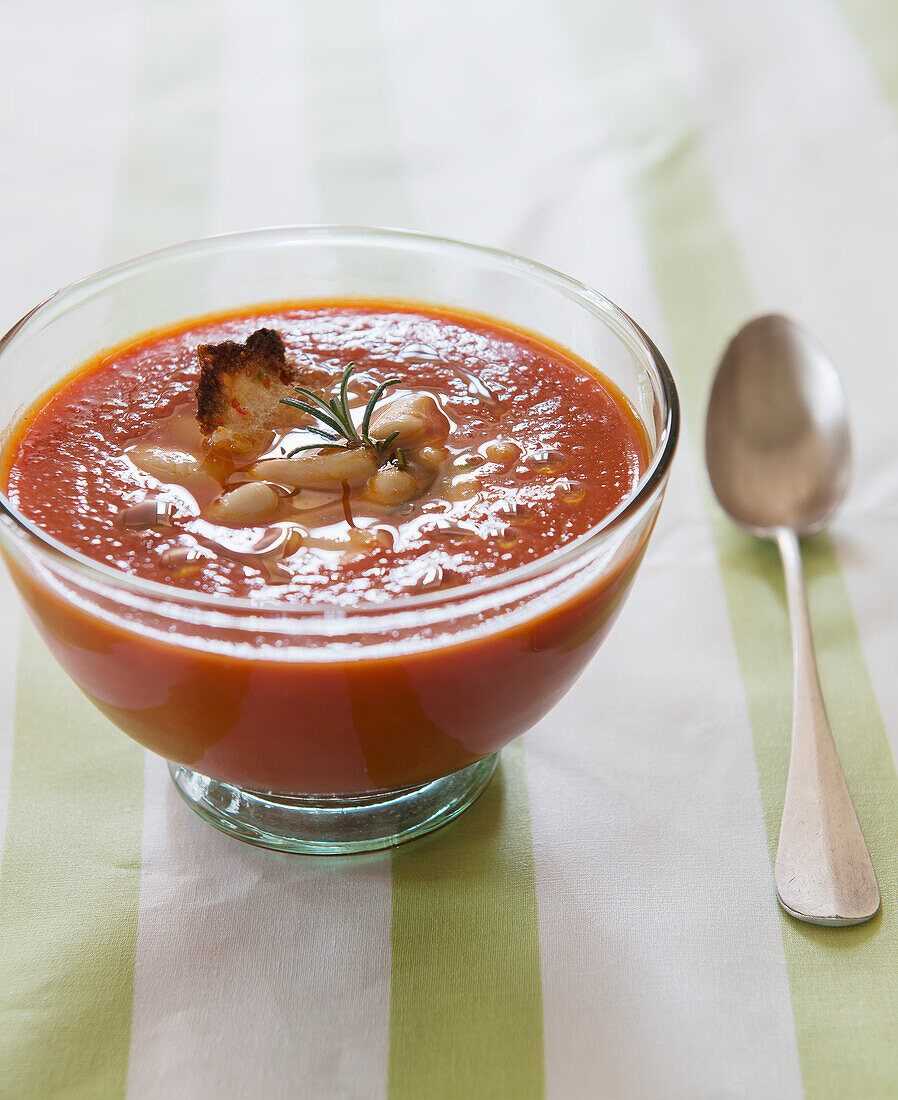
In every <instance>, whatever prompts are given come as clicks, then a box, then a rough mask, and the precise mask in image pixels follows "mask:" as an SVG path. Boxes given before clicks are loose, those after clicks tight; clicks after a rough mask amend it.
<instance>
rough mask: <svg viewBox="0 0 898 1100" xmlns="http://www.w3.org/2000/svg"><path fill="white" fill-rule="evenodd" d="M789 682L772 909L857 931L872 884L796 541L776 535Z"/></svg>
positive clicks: (871, 903)
mask: <svg viewBox="0 0 898 1100" xmlns="http://www.w3.org/2000/svg"><path fill="white" fill-rule="evenodd" d="M776 542H777V546H778V547H779V551H780V556H781V558H782V561H783V570H784V572H785V575H786V597H787V600H788V604H789V618H790V621H791V624H792V663H793V672H794V679H795V690H794V694H793V704H792V705H793V710H792V755H791V757H790V760H789V778H788V780H787V782H786V800H785V803H784V805H783V820H782V824H781V825H780V839H779V847H778V849H777V853H776V867H775V870H774V880H775V882H776V892H777V896H778V897H779V900H780V904H781V905H782V906H783V908H784V909H785V910H786V911H787V912H788V913H791V914H792V916H793V917H797V918H798V919H799V920H803V921H810V922H811V923H812V924H830V925H844V924H861V923H862V922H863V921H866V920H869V919H870V918H871V917H872V916H873V915H874V914H875V913H876V911H877V910H878V909H879V902H880V895H879V883H878V882H877V881H876V872H875V871H874V870H873V864H872V862H871V860H870V853H869V852H868V851H867V845H866V844H865V843H864V835H863V833H862V832H861V827H860V824H859V823H858V819H857V814H856V813H855V809H854V806H853V805H852V802H851V795H850V794H849V793H848V786H847V784H846V783H845V776H844V775H843V774H842V768H841V765H840V764H839V757H838V754H837V752H836V746H835V743H834V742H833V736H832V730H831V728H830V724H829V719H828V717H827V715H826V707H825V705H824V702H823V693H822V692H821V690H820V680H819V677H818V675H817V660H816V657H815V655H814V639H813V636H812V635H811V623H810V617H809V615H808V601H807V593H806V592H805V583H804V574H803V572H802V567H801V547H800V545H799V542H798V536H797V535H796V534H795V533H794V532H793V531H790V530H784V529H780V530H779V531H778V532H777V535H776Z"/></svg>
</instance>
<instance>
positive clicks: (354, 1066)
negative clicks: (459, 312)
mask: <svg viewBox="0 0 898 1100" xmlns="http://www.w3.org/2000/svg"><path fill="white" fill-rule="evenodd" d="M0 41H2V42H3V45H4V49H3V55H4V59H3V71H2V77H0V79H2V82H3V85H4V90H5V95H4V97H3V98H2V101H0V150H2V157H3V165H4V166H3V169H2V172H0V242H2V256H3V262H2V264H0V284H2V297H0V315H2V316H0V321H2V322H5V323H6V324H11V323H12V322H13V321H14V320H15V319H16V318H17V317H18V316H19V315H20V314H21V313H22V312H24V311H25V310H26V309H27V308H29V307H30V306H31V305H33V304H34V303H35V302H36V301H38V300H39V299H40V298H42V297H43V296H45V295H46V294H47V293H48V292H50V291H52V290H53V289H54V288H55V287H56V286H58V285H60V284H62V283H65V282H67V281H68V280H70V279H71V278H74V277H77V276H79V275H81V274H84V273H86V272H88V271H90V270H93V269H95V268H97V267H98V266H101V265H103V264H105V263H107V262H110V261H113V260H117V259H122V258H125V257H126V256H128V255H131V254H134V253H136V252H140V251H144V250H146V249H148V248H152V247H155V246H158V245H163V244H167V243H169V242H172V241H175V240H178V239H181V238H185V237H191V236H197V235H201V234H204V233H209V232H218V231H224V230H230V229H237V228H245V227H250V226H256V225H264V224H277V223H307V222H350V223H369V224H386V225H399V226H405V227H409V228H414V229H422V230H426V231H428V232H433V233H438V234H443V235H448V236H455V237H461V238H464V239H468V240H472V241H476V242H479V243H482V244H487V245H494V246H499V247H502V248H507V249H510V250H512V251H515V252H519V253H524V254H526V255H529V256H532V257H534V258H536V259H538V260H541V261H543V262H545V263H548V264H550V265H552V266H555V267H558V268H560V269H562V270H563V271H566V272H568V273H570V274H572V275H574V276H577V277H578V278H580V279H583V280H584V281H586V282H587V283H590V284H592V285H594V286H596V287H597V288H599V289H600V290H602V291H603V292H605V293H606V294H607V295H608V296H609V297H611V298H612V299H613V300H615V301H616V302H618V303H619V304H621V305H622V306H623V307H624V308H625V309H626V310H628V312H630V313H632V314H633V315H634V316H635V317H636V318H638V319H639V320H640V321H641V322H642V324H643V325H644V326H645V327H646V328H647V329H648V331H649V332H650V333H652V334H653V336H654V337H655V339H656V340H657V342H658V344H659V345H660V346H661V348H662V350H663V351H664V352H665V353H666V354H667V356H668V357H669V360H670V362H671V365H672V367H673V370H674V372H675V374H676V376H677V378H678V381H679V383H680V387H681V393H682V396H683V399H684V404H685V414H686V415H685V420H686V430H685V436H684V440H683V444H682V446H681V450H680V454H679V456H678V458H677V461H676V464H675V472H674V476H673V479H672V481H671V485H670V490H669V494H668V499H667V502H666V504H665V508H664V510H663V515H662V520H661V523H660V525H659V527H658V529H657V532H656V535H655V537H654V541H653V543H652V546H651V548H650V551H649V554H648V556H647V558H646V560H645V564H644V566H643V568H642V571H641V574H640V576H639V577H638V579H637V583H636V586H635V590H634V592H633V595H632V596H631V598H630V601H629V604H628V606H627V608H626V609H625V611H624V614H623V615H622V617H621V620H620V622H619V624H618V625H617V626H616V628H615V630H614V631H613V632H612V635H611V637H610V639H609V641H608V642H607V643H606V645H605V647H604V649H603V650H602V651H601V652H600V654H599V656H598V658H597V659H596V660H595V661H594V663H593V665H592V666H591V668H590V669H589V671H588V672H587V674H586V675H585V676H584V677H583V678H582V680H581V681H580V682H579V684H578V685H577V687H576V688H575V689H574V690H573V691H572V692H571V694H570V695H569V696H568V697H567V699H565V700H564V702H563V703H561V705H560V706H559V707H558V708H557V709H556V710H555V711H554V713H553V714H551V715H550V716H549V717H548V718H547V719H545V720H544V721H543V722H541V723H540V724H539V726H537V727H536V728H535V729H534V730H532V731H531V732H530V733H529V734H527V736H526V737H525V738H524V739H523V741H522V742H520V743H519V744H518V745H517V746H516V747H514V748H513V749H511V750H509V751H507V752H506V753H505V754H504V760H503V764H502V767H501V769H500V772H499V774H498V777H497V779H496V780H495V782H494V783H493V784H492V786H491V787H490V789H489V790H488V792H487V794H486V795H485V796H484V797H483V798H482V800H481V801H480V802H479V803H478V804H477V805H476V806H475V808H474V809H473V810H471V811H470V812H469V813H467V814H466V815H465V816H464V817H463V818H461V819H459V821H458V822H457V823H456V824H455V825H453V826H451V827H450V828H448V829H446V830H445V831H444V832H443V833H442V834H437V835H434V836H433V837H432V838H430V839H427V840H425V841H422V842H419V843H418V844H415V845H412V846H409V847H407V848H405V849H401V850H399V851H397V852H395V853H393V854H381V855H376V856H372V857H366V858H356V859H351V860H343V861H336V860H334V861H330V860H320V859H319V860H315V859H302V858H288V857H284V856H279V855H275V854H272V853H266V852H262V851H258V850H254V849H251V848H248V847H244V846H241V845H240V844H238V843H236V842H233V841H230V840H228V839H226V838H225V837H223V836H221V835H219V834H217V833H216V832H214V831H213V830H212V829H210V828H209V827H208V826H206V825H204V824H202V823H201V822H200V821H199V820H197V819H196V818H195V817H194V816H193V815H192V814H191V812H190V811H189V810H188V809H187V808H186V807H185V806H184V805H183V804H182V803H181V802H180V800H179V798H178V796H177V795H176V794H175V792H174V790H173V788H172V787H171V785H170V783H169V781H168V777H167V775H166V771H165V767H164V764H163V763H162V761H160V760H158V759H155V758H152V757H149V756H147V755H146V754H145V753H144V752H143V751H141V750H140V749H138V748H137V747H136V746H135V745H133V744H132V743H130V742H129V741H128V740H127V739H126V738H124V737H123V736H122V735H121V734H120V733H118V732H117V731H115V730H114V729H113V728H112V727H111V726H109V725H108V723H107V722H106V721H105V720H103V719H102V718H100V717H99V715H97V714H96V713H95V712H94V711H93V710H92V709H91V707H90V706H89V704H88V703H87V702H85V701H84V700H83V699H82V698H81V697H80V696H79V695H78V693H77V691H76V690H75V689H74V688H73V687H72V686H71V685H70V684H69V683H68V681H67V680H66V679H65V677H64V676H63V675H62V674H61V673H60V672H59V671H57V669H56V668H55V667H54V665H53V663H52V662H51V660H50V659H49V657H48V656H47V654H46V652H45V651H44V649H43V647H42V645H41V644H40V643H39V641H37V639H36V637H35V636H34V634H33V632H32V629H31V628H30V627H29V626H28V625H26V624H25V623H24V621H23V619H22V616H21V614H20V611H19V608H18V605H17V603H16V601H15V599H14V597H13V595H12V592H11V590H10V585H9V582H8V581H5V580H4V582H3V587H2V591H0V607H2V615H3V620H2V630H0V843H2V846H3V855H2V860H3V862H2V889H0V1095H2V1096H3V1097H12V1098H15V1100H19V1098H40V1100H45V1098H49V1097H57V1096H59V1097H107V1096H109V1097H119V1096H124V1095H127V1096H128V1097H133V1098H137V1097H141V1098H157V1097H165V1098H168V1097H182V1096H183V1097H191V1098H204V1097H244V1096H247V1097H248V1096H266V1097H381V1096H386V1097H389V1098H390V1100H400V1098H401V1100H406V1098H424V1100H427V1098H431V1097H438V1098H439V1097H453V1098H454V1097H460V1098H464V1100H475V1098H481V1097H483V1098H492V1097H499V1098H504V1097H515V1098H516V1097H531V1096H539V1095H542V1094H546V1095H547V1096H549V1097H553V1098H557V1100H567V1098H578V1097H606V1096H607V1097H664V1098H674V1097H685V1098H693V1097H712V1096H713V1097H724V1096H725V1097H777V1098H781V1097H782V1098H791V1097H796V1096H800V1095H806V1096H808V1097H859V1098H869V1097H887V1096H896V1095H898V974H896V960H898V783H896V770H895V762H894V752H895V748H896V745H898V675H896V656H898V616H896V613H895V612H896V606H898V577H896V571H895V567H894V563H895V561H896V556H898V431H896V419H895V417H896V410H898V369H896V366H898V364H896V357H898V306H896V294H898V8H896V6H895V4H894V2H893V0H753V2H752V3H751V4H745V3H743V4H735V3H721V2H720V0H627V2H623V0H517V2H515V3H511V2H510V0H509V2H498V0H477V2H473V0H455V2H454V3H452V4H446V3H436V2H433V0H423V2H422V0H383V2H380V0H329V2H326V0H118V2H114V0H85V2H84V3H80V4H69V3H63V2H62V0H56V2H53V0H35V2H34V3H32V4H15V3H11V2H10V3H7V4H5V5H3V6H2V7H0ZM767 309H776V310H779V311H785V312H788V313H791V314H793V315H795V316H796V317H798V318H800V319H802V320H803V321H804V322H805V323H806V324H808V325H809V326H810V327H811V328H812V329H814V330H815V331H816V332H817V333H818V334H819V336H820V338H821V339H822V341H823V343H824V344H825V345H826V346H827V347H828V349H829V350H830V352H831V353H832V355H833V357H834V359H835V361H836V363H837V364H838V366H839V368H840V370H841V372H842V375H843V378H844V380H845V384H846V387H847V389H848V393H849V398H850V400H851V403H852V407H853V413H854V418H855V422H856V427H857V479H856V483H855V486H854V490H853V493H852V495H851V497H850V499H849V501H848V503H847V505H846V507H845V508H844V511H843V512H842V513H841V514H840V516H839V519H838V522H837V523H836V524H835V525H834V527H833V529H832V532H831V534H830V535H828V536H821V537H817V538H816V539H814V540H812V541H810V542H808V543H807V544H806V545H805V548H804V549H805V562H806V568H807V571H808V576H809V585H810V602H811V607H812V615H813V620H814V627H815V631H816V638H817V642H818V645H819V651H820V660H821V674H822V680H823V686H824V691H825V694H826V698H827V702H828V705H829V709H830V714H831V718H832V721H833V725H834V728H835V733H836V738H837V741H838V744H839V748H840V751H841V754H842V759H843V762H844V765H845V770H846V773H847V775H848V779H849V783H850V786H851V789H852V791H853V794H854V797H855V801H856V804H857V807H858V811H859V816H860V818H861V822H862V824H863V827H864V829H865V832H866V835H867V838H868V841H869V844H870V848H871V850H872V854H873V860H874V863H875V865H876V868H877V871H878V873H879V877H880V881H881V885H882V892H883V898H884V900H883V909H882V914H881V916H879V917H878V918H877V919H875V920H874V921H873V922H872V923H870V924H868V925H865V926H862V927H859V928H855V929H844V930H826V929H819V928H814V927H810V926H806V925H800V924H797V923H795V922H793V921H791V920H789V919H788V918H786V917H784V916H783V914H782V913H781V912H780V911H779V910H778V908H777V905H776V902H775V898H774V892H773V881H772V863H771V857H772V851H773V845H774V844H775V839H776V829H777V823H778V816H779V810H780V806H781V802H782V797H783V789H784V777H785V770H786V761H787V752H788V734H789V723H790V708H791V697H790V676H791V670H790V655H789V642H788V629H787V620H786V612H785V608H784V599H783V588H782V583H781V579H780V573H779V569H778V566H777V562H776V559H775V557H774V552H773V550H772V549H771V548H770V547H765V546H763V545H760V544H758V543H756V542H753V541H750V540H749V539H747V538H745V537H743V536H741V535H739V534H737V533H736V532H735V531H734V530H733V529H732V528H731V527H729V526H728V525H727V523H726V522H725V521H724V520H723V518H722V516H721V514H720V513H719V512H718V510H717V509H716V507H715V506H714V505H713V503H712V502H711V499H710V496H709V492H708V489H707V487H706V481H705V477H704V472H703V469H702V463H701V431H702V420H703V409H704V402H705V399H706V392H707V388H708V383H709V378H710V374H711V371H712V370H713V366H714V362H715V360H716V357H717V355H718V353H719V351H720V350H721V347H722V345H723V343H724V342H725V339H726V337H727V335H728V334H729V333H730V332H731V330H732V329H733V327H734V326H735V325H737V324H738V323H740V322H741V321H742V320H744V319H746V318H747V317H748V316H750V315H751V314H753V313H756V312H759V311H763V310H767ZM4 327H5V324H4Z"/></svg>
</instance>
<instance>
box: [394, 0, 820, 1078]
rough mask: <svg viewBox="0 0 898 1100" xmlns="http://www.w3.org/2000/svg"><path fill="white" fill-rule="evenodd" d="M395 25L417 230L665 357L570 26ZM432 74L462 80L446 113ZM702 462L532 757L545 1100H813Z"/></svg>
mask: <svg viewBox="0 0 898 1100" xmlns="http://www.w3.org/2000/svg"><path fill="white" fill-rule="evenodd" d="M467 6H470V7H471V12H470V13H468V15H470V16H471V18H473V13H474V10H475V9H474V5H463V9H464V8H465V7H467ZM391 10H392V12H393V25H394V31H395V34H396V42H397V46H396V49H397V53H396V60H395V62H394V73H395V74H396V75H395V79H396V82H397V90H396V100H397V103H398V104H399V110H400V111H401V116H400V118H401V132H402V133H403V135H404V139H405V144H406V148H405V155H406V161H407V163H408V164H409V165H410V172H411V183H412V189H413V197H414V199H415V201H416V203H417V205H418V207H419V209H421V210H422V211H423V212H424V214H423V216H422V218H421V219H420V220H421V222H422V223H423V224H424V225H425V226H426V227H427V228H428V229H437V230H444V229H446V230H448V231H450V232H452V233H455V234H457V235H459V236H462V237H467V238H469V239H481V240H484V241H486V242H488V243H495V244H499V245H501V246H503V247H508V248H511V249H513V250H519V251H520V250H523V251H526V252H528V253H529V254H531V255H536V257H537V258H539V259H545V260H547V261H548V262H550V263H554V264H555V265H556V266H559V267H561V268H563V269H565V270H568V271H570V272H571V273H573V274H575V275H578V276H580V277H582V278H584V279H585V280H586V281H588V282H590V283H592V284H593V285H597V286H598V287H599V289H601V290H603V291H605V292H606V293H608V294H609V295H610V296H611V297H612V298H615V299H617V300H619V301H620V302H621V304H623V305H624V306H625V307H627V308H628V309H630V310H631V311H632V312H633V313H634V314H635V315H636V316H637V317H638V318H639V319H640V320H642V321H643V323H644V324H645V325H646V326H647V328H648V330H649V331H650V332H652V333H654V334H656V335H657V336H658V339H659V341H660V342H661V344H662V347H663V346H664V342H665V341H664V334H663V326H662V325H661V323H660V319H659V313H658V306H657V302H656V300H655V297H654V295H653V292H652V290H651V289H650V287H651V282H650V277H649V275H648V272H647V269H646V261H645V253H644V248H643V245H642V242H641V241H640V239H639V234H638V230H637V228H636V225H635V224H634V215H633V212H632V210H631V208H630V205H629V202H628V199H627V196H626V193H625V189H626V180H625V178H624V171H625V169H626V170H627V171H632V170H633V167H634V164H635V162H636V161H637V159H638V153H637V152H635V151H634V149H633V148H632V147H626V146H627V143H626V141H622V142H621V143H620V144H622V145H624V146H625V147H624V148H623V149H620V148H615V149H612V148H611V147H610V143H609V141H608V139H607V136H606V135H604V134H603V132H602V130H601V120H597V117H596V114H597V111H596V97H595V93H594V88H593V85H592V84H591V82H590V79H589V77H588V75H587V74H586V73H584V72H582V71H581V70H580V68H579V65H578V62H577V60H576V56H575V51H574V50H573V49H572V48H571V44H570V43H569V42H567V41H566V40H565V39H564V38H563V36H562V30H561V28H562V27H563V19H562V17H561V16H560V13H559V12H558V11H554V10H548V9H546V8H545V7H544V5H541V4H537V3H529V4H521V5H517V6H516V8H515V14H514V18H513V19H510V20H508V19H506V20H503V19H500V18H498V17H496V16H495V13H492V14H491V10H490V8H489V6H486V7H484V6H483V5H479V6H477V7H476V13H477V17H476V20H474V23H476V27H477V32H476V34H472V33H471V32H470V28H471V26H472V25H474V24H473V23H472V21H471V18H467V19H466V18H465V15H466V13H465V11H464V10H460V11H458V13H457V14H458V18H457V19H454V20H451V21H447V25H446V26H445V27H444V28H442V31H441V38H440V43H439V50H438V53H435V43H434V41H433V39H432V38H431V37H429V32H430V31H431V29H432V24H431V22H430V20H429V19H425V18H423V17H419V18H417V19H415V17H414V14H413V13H412V12H411V10H410V8H408V7H407V6H406V5H404V4H400V5H394V6H393V7H392V9H391ZM397 13H398V14H397ZM400 15H407V16H408V20H407V21H403V19H402V18H400ZM427 43H429V47H430V48H429V52H428V51H427V50H425V44H427ZM400 59H402V60H403V64H402V65H400ZM598 63H599V62H597V64H598ZM428 69H429V70H430V71H432V72H434V73H437V74H439V73H444V72H445V73H447V74H448V73H456V74H464V77H463V79H461V80H458V81H457V82H456V83H455V84H453V88H452V95H451V97H449V96H447V94H446V89H445V86H444V84H443V83H441V81H440V79H436V80H426V79H425V74H426V71H427V70H428ZM651 105H654V104H651ZM651 105H650V107H651ZM657 105H658V109H659V110H660V109H663V108H664V107H665V106H666V104H665V103H658V104H657ZM626 109H627V110H628V111H629V113H631V114H632V113H633V107H632V106H629V107H627V108H626ZM637 114H638V108H637ZM639 121H641V122H643V123H645V124H649V123H650V122H651V119H647V118H645V117H640V118H639ZM624 157H626V158H627V164H626V165H624V164H623V158H624ZM457 166H460V168H458V167H457ZM482 169H483V170H485V172H486V173H487V182H486V183H485V184H484V185H483V187H482V191H480V192H478V190H477V185H476V178H477V175H478V173H480V172H481V170H482ZM468 173H470V175H471V178H470V180H469V179H468ZM690 446H691V444H690V441H689V440H688V439H687V440H684V444H683V446H682V447H681V451H680V455H679V457H678V459H677V463H676V467H675V474H674V479H673V482H672V485H671V489H670V493H669V496H668V500H667V501H666V503H665V506H664V513H663V516H662V519H661V522H660V524H659V527H658V530H657V531H656V533H655V536H654V540H653V544H652V547H651V549H650V551H649V554H648V555H647V558H646V561H645V563H644V565H643V567H642V571H641V574H640V576H639V578H638V579H637V582H636V588H635V591H634V593H633V597H632V599H631V603H630V606H629V607H627V608H626V609H625V611H624V613H623V616H622V619H621V621H620V623H619V624H618V625H617V626H616V627H615V629H614V631H613V632H612V634H611V637H610V639H609V641H608V642H607V643H606V647H605V649H604V651H603V652H602V653H600V654H599V655H598V657H597V659H596V661H595V662H594V663H593V665H592V666H591V667H590V668H589V669H588V671H587V672H586V674H585V675H584V677H583V678H582V680H581V681H580V682H579V684H578V685H577V686H576V687H575V689H574V690H573V691H572V693H571V694H570V695H569V696H568V697H567V698H566V699H565V700H564V701H563V702H562V704H561V705H560V706H559V707H558V708H557V709H556V710H555V711H554V712H553V714H551V715H550V716H549V717H548V718H547V719H546V720H545V721H543V722H542V723H540V725H539V726H538V727H537V728H536V729H535V730H534V731H532V732H531V733H530V734H529V735H528V736H527V738H526V741H525V744H526V759H527V774H528V782H529V788H530V792H531V817H532V821H533V836H534V855H535V861H536V874H537V891H538V900H539V913H540V944H541V951H542V965H543V1001H544V1010H545V1029H546V1030H545V1041H546V1082H547V1092H548V1095H549V1096H550V1097H558V1098H571V1097H581V1096H582V1097H587V1096H595V1095H599V1094H601V1095H622V1096H643V1095H646V1096H651V1095H664V1096H670V1097H673V1096H683V1097H691V1096H695V1095H699V1094H701V1095H709V1094H712V1093H716V1092H720V1093H728V1094H732V1093H738V1092H740V1091H745V1089H746V1087H747V1086H746V1083H747V1082H751V1090H752V1091H754V1092H757V1094H759V1095H765V1094H769V1095H774V1094H775V1095H777V1096H783V1097H789V1096H798V1095H800V1094H801V1085H800V1076H799V1068H798V1060H797V1054H796V1049H795V1040H794V1029H793V1023H792V1011H791V1003H790V996H789V986H788V978H787V974H786V968H785V960H784V956H783V946H782V937H781V935H780V926H779V917H778V914H777V912H776V902H775V898H774V895H773V888H772V876H771V869H770V858H769V853H768V848H767V841H766V835H765V831H764V826H763V820H762V809H761V799H760V792H759V789H758V782H757V772H756V767H755V761H754V754H753V748H752V738H751V730H750V726H749V722H748V715H747V711H746V707H745V701H744V689H743V686H742V681H741V678H740V674H739V669H738V666H737V661H736V655H735V651H734V646H733V642H732V637H731V631H730V625H729V621H728V617H727V612H726V607H725V603H724V597H723V592H722V590H721V586H720V582H719V573H718V567H717V561H716V556H715V554H714V551H713V547H712V545H711V541H710V536H709V530H708V526H707V518H706V513H705V510H704V507H703V500H702V492H701V488H700V485H701V482H700V476H701V475H700V471H699V470H698V469H697V467H696V463H695V461H694V460H693V457H692V454H691V453H690V450H689V448H690ZM696 654H701V655H702V660H701V663H700V664H699V663H697V662H696V659H695V655H696ZM758 1050H763V1051H764V1054H765V1056H764V1059H763V1062H761V1061H759V1059H758V1057H757V1052H758Z"/></svg>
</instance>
